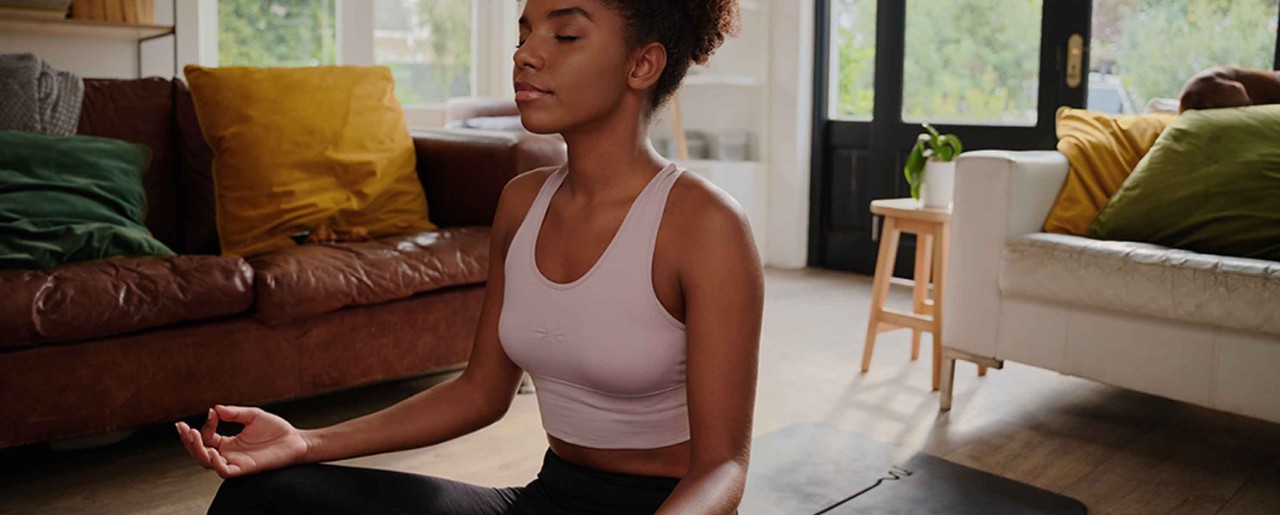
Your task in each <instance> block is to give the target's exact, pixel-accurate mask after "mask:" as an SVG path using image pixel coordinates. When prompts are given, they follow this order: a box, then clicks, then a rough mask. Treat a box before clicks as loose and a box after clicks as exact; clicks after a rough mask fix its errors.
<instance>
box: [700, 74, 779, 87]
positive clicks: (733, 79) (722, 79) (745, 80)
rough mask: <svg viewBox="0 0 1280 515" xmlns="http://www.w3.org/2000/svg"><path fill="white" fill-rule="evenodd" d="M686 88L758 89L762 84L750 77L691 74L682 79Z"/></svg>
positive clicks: (757, 79)
mask: <svg viewBox="0 0 1280 515" xmlns="http://www.w3.org/2000/svg"><path fill="white" fill-rule="evenodd" d="M684 84H685V85H686V86H740V87H751V88H754V87H760V85H761V84H762V82H761V81H760V79H759V78H757V77H752V76H750V75H725V74H720V73H693V74H689V75H686V76H685V78H684Z"/></svg>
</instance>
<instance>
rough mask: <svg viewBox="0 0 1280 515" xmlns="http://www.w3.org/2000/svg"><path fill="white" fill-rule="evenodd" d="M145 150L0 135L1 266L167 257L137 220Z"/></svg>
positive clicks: (116, 143) (79, 139) (99, 141)
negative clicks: (118, 258) (123, 257)
mask: <svg viewBox="0 0 1280 515" xmlns="http://www.w3.org/2000/svg"><path fill="white" fill-rule="evenodd" d="M150 152H151V151H150V149H148V148H147V147H146V146H144V145H139V144H136V143H129V142H126V141H120V140H115V139H108V138H97V137H91V136H51V135H46V134H36V133H31V132H19V131H0V268H9V269H12V268H24V269H27V268H48V267H54V266H58V265H60V264H63V263H68V262H72V261H85V260H90V259H100V258H108V257H117V256H168V255H172V254H173V251H171V250H169V248H168V247H166V246H165V245H164V244H163V243H160V242H159V241H158V240H156V239H155V238H152V237H151V233H150V232H148V231H147V228H146V226H144V225H143V224H142V222H141V220H142V216H143V211H144V209H145V207H146V196H145V193H144V191H143V189H142V174H143V171H144V170H146V168H147V162H148V160H149V159H150Z"/></svg>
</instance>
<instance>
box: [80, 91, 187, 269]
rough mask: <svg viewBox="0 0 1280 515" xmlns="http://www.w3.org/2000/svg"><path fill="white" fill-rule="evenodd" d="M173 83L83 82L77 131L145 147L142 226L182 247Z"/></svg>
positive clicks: (163, 240) (177, 246)
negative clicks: (146, 163) (148, 160)
mask: <svg viewBox="0 0 1280 515" xmlns="http://www.w3.org/2000/svg"><path fill="white" fill-rule="evenodd" d="M172 89H173V84H172V83H171V81H169V80H168V79H161V78H158V77H149V78H145V79H85V80H84V102H83V103H82V104H81V107H80V126H79V128H78V129H77V131H76V132H77V133H78V134H81V135H84V136H101V137H104V138H115V139H122V140H125V141H131V142H134V143H141V144H143V145H146V146H147V147H148V148H150V149H151V163H150V166H149V167H148V169H147V172H146V173H145V174H143V176H142V185H143V187H144V188H145V189H146V192H147V211H146V220H145V222H146V224H147V228H149V229H151V234H152V235H154V236H155V237H156V239H158V240H160V241H161V242H163V243H164V244H165V245H167V246H168V247H169V248H171V249H173V250H175V251H178V252H181V251H180V250H179V249H181V248H182V246H183V234H182V223H181V221H182V220H183V212H182V207H183V205H182V198H181V196H180V195H179V193H180V191H179V186H178V181H177V178H176V177H175V176H174V168H175V162H176V161H178V156H177V155H176V153H177V152H176V149H175V148H174V144H173V133H174V130H173V128H174V116H173V114H174V110H173V91H172Z"/></svg>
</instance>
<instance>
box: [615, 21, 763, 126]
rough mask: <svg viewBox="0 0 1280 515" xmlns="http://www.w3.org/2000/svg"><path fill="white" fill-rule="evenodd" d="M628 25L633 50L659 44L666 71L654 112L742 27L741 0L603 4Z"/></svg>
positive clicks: (657, 90) (657, 87)
mask: <svg viewBox="0 0 1280 515" xmlns="http://www.w3.org/2000/svg"><path fill="white" fill-rule="evenodd" d="M604 3H605V4H607V5H609V6H611V7H613V8H614V9H617V10H618V12H620V13H621V14H622V17H623V19H625V20H626V23H627V39H628V43H629V44H630V45H631V46H632V47H633V48H634V47H639V46H640V45H644V44H648V43H652V42H658V43H660V44H662V46H663V48H665V49H666V50H667V67H666V68H665V69H664V70H663V71H662V76H661V77H659V78H658V82H657V84H655V85H654V90H653V112H657V111H658V110H659V109H661V108H662V106H663V105H664V104H666V102H667V101H668V100H670V99H671V95H673V94H675V92H676V88H678V87H680V81H682V80H684V76H685V74H686V73H688V71H689V67H690V66H691V65H694V64H706V63H707V60H708V59H710V58H711V54H713V53H715V51H716V49H717V48H719V47H720V45H721V44H722V43H724V40H725V37H726V36H736V35H737V34H738V29H739V27H740V25H739V24H740V21H739V20H740V18H739V16H740V15H739V12H738V0H604Z"/></svg>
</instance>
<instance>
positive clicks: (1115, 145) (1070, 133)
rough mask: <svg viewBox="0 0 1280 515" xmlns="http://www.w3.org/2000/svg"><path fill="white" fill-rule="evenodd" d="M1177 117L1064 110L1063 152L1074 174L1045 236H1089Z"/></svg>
mask: <svg viewBox="0 0 1280 515" xmlns="http://www.w3.org/2000/svg"><path fill="white" fill-rule="evenodd" d="M1176 118H1177V117H1176V115H1172V114H1142V115H1111V114H1105V113H1095V112H1093V111H1086V110H1084V109H1072V108H1070V107H1063V108H1060V109H1058V114H1057V130H1058V151H1059V152H1062V153H1063V154H1064V155H1066V156H1067V161H1068V162H1069V163H1070V164H1071V171H1070V172H1068V173H1067V181H1066V183H1065V184H1063V186H1062V191H1060V192H1058V199H1057V200H1056V201H1055V202H1054V203H1053V209H1051V210H1050V211H1049V217H1048V218H1046V219H1045V222H1044V230H1045V232H1055V233H1060V234H1074V235H1077V236H1084V235H1085V233H1086V232H1087V231H1088V229H1089V222H1092V221H1093V218H1094V217H1095V216H1097V215H1098V211H1099V210H1101V209H1102V206H1105V205H1106V204H1107V200H1109V199H1110V198H1111V196H1112V195H1114V194H1115V193H1116V191H1118V190H1119V189H1120V185H1122V184H1124V180H1125V178H1126V177H1128V176H1129V174H1130V173H1131V172H1133V168H1134V167H1136V166H1138V161H1141V160H1142V156H1145V155H1146V154H1147V151H1148V150H1151V147H1152V145H1155V143H1156V138H1159V137H1160V133H1161V132H1163V131H1164V128H1165V127H1167V126H1168V125H1169V124H1170V123H1172V122H1173V120H1175V119H1176Z"/></svg>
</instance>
